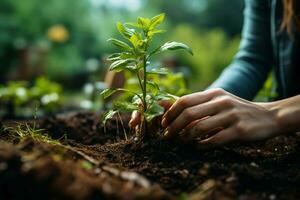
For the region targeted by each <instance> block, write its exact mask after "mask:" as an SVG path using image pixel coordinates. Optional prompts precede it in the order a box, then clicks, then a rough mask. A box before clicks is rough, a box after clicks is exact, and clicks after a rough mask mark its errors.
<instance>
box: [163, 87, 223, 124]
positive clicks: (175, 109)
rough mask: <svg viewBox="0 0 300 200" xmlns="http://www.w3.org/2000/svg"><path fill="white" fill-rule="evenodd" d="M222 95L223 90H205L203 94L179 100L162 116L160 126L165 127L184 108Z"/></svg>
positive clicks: (199, 93) (193, 94)
mask: <svg viewBox="0 0 300 200" xmlns="http://www.w3.org/2000/svg"><path fill="white" fill-rule="evenodd" d="M222 94H225V91H224V90H221V89H212V90H206V91H204V92H197V93H192V94H189V95H185V96H183V97H181V98H179V99H178V100H177V101H176V102H175V103H174V104H173V105H172V106H171V107H170V109H169V110H168V111H167V112H166V113H165V114H164V116H163V122H162V125H163V126H164V127H166V126H167V125H168V124H169V123H170V122H172V121H173V120H174V119H175V118H176V117H177V116H178V115H179V114H180V113H181V112H182V111H183V110H185V109H186V108H189V107H193V106H195V105H198V104H202V103H205V102H207V101H209V100H211V99H212V98H214V97H215V96H217V95H222Z"/></svg>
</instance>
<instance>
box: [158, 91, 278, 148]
mask: <svg viewBox="0 0 300 200" xmlns="http://www.w3.org/2000/svg"><path fill="white" fill-rule="evenodd" d="M162 126H163V127H165V128H166V130H165V133H164V136H165V137H166V138H171V137H174V136H179V137H180V138H182V139H183V140H185V141H191V140H196V139H198V140H199V138H200V140H199V141H198V144H199V146H200V147H202V148H207V147H215V146H219V145H223V144H226V143H229V142H233V141H237V140H240V141H251V140H260V139H265V138H268V137H271V136H274V135H276V134H278V133H279V125H278V122H277V120H276V113H275V112H274V111H272V110H269V109H267V108H266V107H264V106H262V105H261V104H256V103H252V102H250V101H247V100H244V99H241V98H239V97H237V96H234V95H233V94H230V93H228V92H226V91H224V90H222V89H211V90H207V91H204V92H198V93H192V94H189V95H186V96H183V97H181V98H179V99H178V100H177V101H176V102H175V103H174V104H173V105H172V106H171V107H170V108H169V110H168V111H167V112H166V113H165V114H164V116H163V120H162ZM204 137H205V138H204ZM203 138H204V139H203Z"/></svg>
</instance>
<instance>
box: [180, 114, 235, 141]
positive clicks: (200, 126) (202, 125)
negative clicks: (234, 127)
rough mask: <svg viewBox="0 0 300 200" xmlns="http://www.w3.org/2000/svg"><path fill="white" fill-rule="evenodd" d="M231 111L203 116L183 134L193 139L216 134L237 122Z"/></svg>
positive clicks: (188, 138)
mask: <svg viewBox="0 0 300 200" xmlns="http://www.w3.org/2000/svg"><path fill="white" fill-rule="evenodd" d="M231 113H232V112H230V111H225V112H222V113H218V114H216V115H214V116H210V117H206V118H203V119H202V120H199V121H198V122H197V123H196V124H195V125H194V126H193V127H191V128H190V129H186V130H187V131H185V132H184V133H183V134H184V135H186V139H187V140H192V139H195V138H197V137H199V138H202V139H203V138H205V137H208V136H211V135H214V134H215V133H217V132H219V131H221V130H222V129H224V128H227V127H228V126H229V125H230V124H232V123H233V122H235V117H233V116H234V115H233V114H231Z"/></svg>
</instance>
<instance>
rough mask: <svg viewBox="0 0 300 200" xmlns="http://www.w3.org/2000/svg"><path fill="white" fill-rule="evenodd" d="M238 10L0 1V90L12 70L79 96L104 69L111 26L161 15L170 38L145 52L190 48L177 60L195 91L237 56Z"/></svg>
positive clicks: (91, 0)
mask: <svg viewBox="0 0 300 200" xmlns="http://www.w3.org/2000/svg"><path fill="white" fill-rule="evenodd" d="M242 9H243V1H242V0H231V1H230V3H229V2H228V1H227V0H189V1H182V0H172V1H161V0H130V1H126V0H117V1H115V0H88V1H85V0H64V1H61V0H49V1H47V2H46V3H45V2H43V1H39V0H26V1H19V0H1V1H0V30H1V31H0V47H1V48H0V60H1V64H0V82H5V81H7V80H10V78H11V77H14V76H13V75H15V74H16V73H19V74H21V75H22V71H20V72H19V71H18V69H19V68H26V67H27V68H31V69H33V70H35V71H40V73H37V74H33V75H32V76H31V77H30V76H29V78H34V77H35V76H38V75H40V74H43V75H46V76H49V77H50V78H51V79H52V80H59V81H60V82H61V83H63V84H64V86H65V87H73V88H79V87H81V86H82V85H83V84H84V83H85V82H86V81H87V80H89V77H87V76H89V75H90V74H91V73H89V72H88V71H89V68H91V67H90V66H91V64H92V68H101V69H102V70H99V72H100V74H99V75H98V74H97V75H98V77H99V78H98V80H95V81H99V80H101V78H103V76H104V75H103V74H101V73H103V72H104V71H105V70H104V69H103V68H105V66H107V63H106V62H105V61H104V60H102V58H103V57H105V55H107V54H109V53H111V52H113V51H115V50H116V49H114V48H113V47H111V46H110V45H108V44H107V42H106V40H107V39H108V38H109V37H111V36H116V35H117V32H116V30H115V26H114V25H113V24H115V22H117V21H123V22H124V21H131V20H133V19H135V18H137V17H138V16H143V17H148V16H152V15H155V14H157V13H160V12H165V13H166V15H167V23H166V25H164V27H162V28H163V29H168V30H173V31H170V32H169V34H168V35H165V36H160V38H158V39H157V40H155V41H153V42H154V44H153V46H156V44H158V43H159V41H161V40H173V39H175V38H176V39H178V40H179V41H181V42H184V43H187V44H188V45H190V46H191V47H192V49H194V51H195V56H194V57H186V56H184V55H183V54H178V58H180V63H183V64H184V66H185V67H190V68H191V71H192V75H193V77H192V79H191V80H190V81H189V87H190V86H191V87H192V88H193V90H199V89H203V88H205V87H206V86H207V85H208V84H209V83H211V82H212V81H213V80H214V79H215V78H216V77H217V76H218V74H219V73H220V72H221V71H222V69H223V68H224V67H226V65H227V64H228V63H229V62H230V60H231V58H232V57H233V55H234V52H235V51H236V49H237V44H238V40H239V38H238V35H239V34H240V30H241V25H242ZM157 59H159V58H157ZM91 61H92V62H91ZM16 71H17V72H16ZM21 77H22V76H21ZM25 78H28V77H25ZM14 79H21V80H22V79H24V78H18V77H17V78H14Z"/></svg>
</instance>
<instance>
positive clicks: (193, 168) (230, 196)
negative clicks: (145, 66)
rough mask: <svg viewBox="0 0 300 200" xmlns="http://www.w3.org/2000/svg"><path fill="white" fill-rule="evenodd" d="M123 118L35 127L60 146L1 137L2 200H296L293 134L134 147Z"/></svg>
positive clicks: (297, 155) (68, 118)
mask: <svg viewBox="0 0 300 200" xmlns="http://www.w3.org/2000/svg"><path fill="white" fill-rule="evenodd" d="M121 118H122V121H123V125H122V123H121V122H120V120H119V117H116V118H114V119H113V120H111V121H109V122H108V123H107V124H106V126H105V127H104V126H103V125H102V124H101V123H100V121H101V120H100V119H101V118H100V116H99V115H98V114H95V113H73V114H69V115H59V116H56V117H52V118H49V119H46V120H41V121H40V122H38V125H39V126H40V127H41V128H43V129H45V133H47V134H48V135H49V136H51V137H52V138H55V139H59V140H60V142H61V143H60V144H55V143H47V142H43V141H37V140H36V139H34V138H27V139H26V138H25V139H22V140H19V139H16V138H12V137H11V136H10V135H11V134H12V133H11V132H12V131H11V130H3V131H2V132H1V133H2V134H1V137H0V199H192V200H198V199H199V200H214V199H216V200H235V199H241V200H250V199H251V200H252V199H253V200H254V199H255V200H256V199H259V200H260V199H261V200H275V199H276V200H277V199H282V200H283V199H295V200H296V199H297V200H298V199H300V191H299V190H298V189H299V187H300V135H299V134H296V133H295V134H288V135H285V136H280V137H276V138H273V139H270V140H268V141H265V142H259V143H251V144H235V145H230V146H227V147H222V148H219V149H215V150H210V151H203V150H202V151H199V150H196V149H195V148H194V147H193V145H180V144H178V143H176V142H172V141H164V140H158V139H149V140H148V141H147V142H144V143H139V142H137V141H135V140H134V137H133V135H132V131H131V130H130V129H129V127H128V126H127V123H128V120H129V116H128V115H122V116H121ZM31 123H32V122H31ZM3 124H4V125H3V126H8V124H9V125H10V126H13V125H14V123H11V122H9V123H8V122H3ZM124 131H125V132H126V134H125V133H124ZM126 137H127V138H128V139H127V140H126V139H125V138H126Z"/></svg>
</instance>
